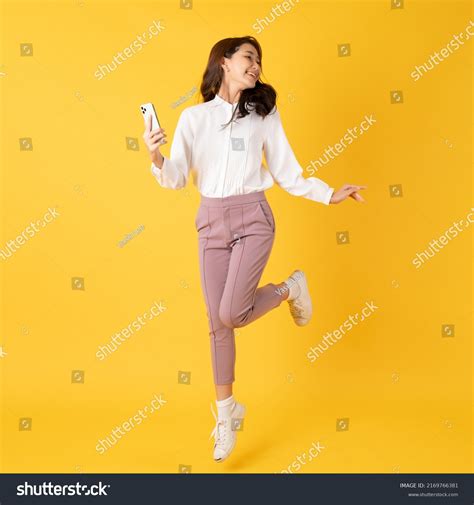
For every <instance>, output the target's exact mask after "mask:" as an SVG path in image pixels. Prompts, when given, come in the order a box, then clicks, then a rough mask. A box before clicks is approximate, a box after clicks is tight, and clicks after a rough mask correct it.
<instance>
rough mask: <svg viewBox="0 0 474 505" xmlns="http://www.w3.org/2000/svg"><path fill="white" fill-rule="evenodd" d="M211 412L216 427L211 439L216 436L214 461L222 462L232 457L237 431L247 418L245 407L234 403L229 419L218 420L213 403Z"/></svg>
mask: <svg viewBox="0 0 474 505" xmlns="http://www.w3.org/2000/svg"><path fill="white" fill-rule="evenodd" d="M211 411H212V415H213V416H214V419H215V421H216V425H215V427H214V429H213V430H212V433H211V435H210V437H209V439H210V438H211V437H212V436H214V440H215V443H214V461H217V462H219V463H220V462H221V461H224V460H225V459H226V458H228V457H229V456H230V453H231V452H232V450H233V449H234V447H235V443H236V441H237V433H236V431H238V430H240V429H241V426H242V422H243V419H244V416H245V407H244V406H243V405H242V404H240V403H239V402H234V405H233V407H232V411H231V414H230V416H229V417H223V418H221V419H218V417H217V416H216V413H215V412H214V408H213V403H212V402H211Z"/></svg>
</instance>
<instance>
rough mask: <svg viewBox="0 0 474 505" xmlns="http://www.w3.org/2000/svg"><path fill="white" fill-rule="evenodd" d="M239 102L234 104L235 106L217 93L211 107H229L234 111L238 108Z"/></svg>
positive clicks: (210, 103)
mask: <svg viewBox="0 0 474 505" xmlns="http://www.w3.org/2000/svg"><path fill="white" fill-rule="evenodd" d="M238 103H239V102H238V101H237V102H234V103H233V104H232V103H229V102H227V101H226V100H224V99H223V98H221V97H220V96H219V95H218V94H217V93H216V96H215V97H214V98H213V99H212V100H211V101H210V102H209V105H211V106H212V107H216V106H217V105H222V106H224V107H227V108H228V109H232V108H233V107H234V106H236V105H237V104H238Z"/></svg>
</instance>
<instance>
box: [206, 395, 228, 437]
mask: <svg viewBox="0 0 474 505" xmlns="http://www.w3.org/2000/svg"><path fill="white" fill-rule="evenodd" d="M211 412H212V415H213V416H214V419H215V421H216V425H215V426H214V429H213V430H212V432H211V434H210V436H209V439H208V440H210V439H211V438H212V437H214V439H215V443H216V445H224V444H225V440H226V433H227V429H226V428H227V423H228V421H229V419H218V418H217V415H216V413H215V411H214V408H213V404H212V402H211Z"/></svg>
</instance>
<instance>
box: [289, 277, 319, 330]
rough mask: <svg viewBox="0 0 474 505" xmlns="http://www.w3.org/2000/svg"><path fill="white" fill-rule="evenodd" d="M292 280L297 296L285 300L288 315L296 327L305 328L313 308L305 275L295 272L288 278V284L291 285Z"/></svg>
mask: <svg viewBox="0 0 474 505" xmlns="http://www.w3.org/2000/svg"><path fill="white" fill-rule="evenodd" d="M292 280H293V281H294V283H295V284H297V286H298V287H299V294H298V295H297V296H296V297H295V298H293V299H291V298H290V297H288V298H287V301H288V304H289V306H290V313H291V315H292V316H293V319H294V321H295V323H296V324H297V325H298V326H305V325H306V324H308V323H309V321H310V320H311V316H312V315H313V306H312V304H311V295H310V294H309V289H308V283H307V282H306V275H305V274H304V272H303V271H302V270H295V271H294V272H293V273H292V274H291V275H290V277H289V278H288V282H290V283H291V281H292ZM290 293H291V290H290Z"/></svg>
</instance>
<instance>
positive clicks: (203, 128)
mask: <svg viewBox="0 0 474 505" xmlns="http://www.w3.org/2000/svg"><path fill="white" fill-rule="evenodd" d="M261 72H262V50H261V47H260V45H259V43H258V42H257V40H256V39H255V38H254V37H251V36H246V37H237V38H226V39H223V40H220V41H219V42H217V43H216V44H215V45H214V47H213V48H212V50H211V53H210V55H209V60H208V63H207V68H206V70H205V72H204V75H203V80H202V84H201V88H200V91H201V94H202V96H203V99H204V103H200V104H197V105H192V106H189V107H187V108H186V109H184V110H183V111H182V112H181V115H180V117H179V119H178V124H177V126H176V131H175V133H174V137H173V143H172V146H171V152H170V157H169V158H166V157H164V156H163V155H162V154H161V153H160V150H159V146H160V145H162V144H165V143H166V142H167V141H166V133H165V130H164V129H163V128H160V129H155V130H153V131H152V130H151V116H150V117H149V120H148V123H147V126H146V129H145V133H144V134H143V138H144V140H145V143H146V145H147V148H148V150H149V153H150V157H151V160H152V165H151V171H152V173H153V175H154V176H155V178H156V179H157V181H158V183H159V184H160V185H161V186H162V187H165V188H171V189H181V188H183V187H185V185H186V183H187V181H188V178H189V175H190V174H192V177H193V182H194V184H195V185H196V186H197V188H198V190H199V192H200V194H201V201H200V206H199V209H198V211H197V215H196V220H195V226H196V230H197V232H198V242H199V264H200V274H201V287H202V292H203V295H204V298H205V302H206V306H207V316H208V322H209V329H210V331H209V335H210V344H211V357H212V366H213V374H214V383H215V388H216V397H217V399H216V404H217V409H218V415H217V417H216V415H215V413H214V410H212V413H213V415H214V418H215V420H216V425H215V428H214V430H213V431H212V433H211V436H212V435H214V437H215V444H214V460H215V461H223V460H224V459H226V458H227V457H228V456H229V455H230V453H231V451H232V450H233V448H234V445H235V442H236V431H238V427H239V423H240V420H241V419H243V417H244V414H245V407H244V406H243V405H242V404H240V403H238V402H236V401H235V400H234V397H233V395H232V384H233V382H234V380H235V376H234V367H235V341H234V328H238V327H240V326H244V325H247V324H249V323H250V322H252V321H254V320H255V319H257V318H259V317H261V316H262V315H263V314H265V313H267V312H268V311H269V310H271V309H274V308H275V307H278V306H279V305H280V304H281V302H282V301H283V300H287V302H288V303H289V307H290V313H291V315H292V317H293V319H294V321H295V323H296V324H297V325H299V326H303V325H305V324H307V323H308V322H309V320H310V318H311V314H312V304H311V297H310V294H309V291H308V286H307V282H306V277H305V274H304V272H302V271H301V270H295V271H294V272H293V274H292V275H290V276H289V277H288V279H286V280H285V281H284V282H281V283H280V284H277V285H275V284H267V285H266V286H262V287H259V288H257V286H258V283H259V280H260V278H261V275H262V273H263V270H264V268H265V265H266V263H267V261H268V258H269V255H270V251H271V249H272V246H273V241H274V238H275V220H274V217H273V213H272V210H271V208H270V205H269V203H268V201H267V199H266V197H265V190H266V189H268V188H270V187H271V186H272V185H273V181H274V180H275V181H276V182H277V183H278V184H279V185H280V186H281V187H282V188H283V189H285V190H286V191H287V192H288V193H290V194H292V195H295V196H302V197H304V198H308V199H310V200H313V201H316V202H321V203H324V204H326V205H328V204H330V203H339V202H342V201H343V200H345V199H346V198H348V197H349V196H350V197H352V198H354V199H355V200H356V201H364V200H363V198H362V197H361V196H360V195H359V194H358V190H360V189H364V188H365V187H366V186H355V185H349V184H345V185H344V186H342V188H341V189H339V190H338V191H334V188H330V187H329V186H328V185H327V184H326V183H325V182H323V181H321V180H320V179H317V178H315V177H309V178H304V177H303V176H302V175H301V174H302V171H303V170H302V168H301V167H300V165H299V164H298V161H297V160H296V158H295V155H294V154H293V151H292V149H291V147H290V145H289V143H288V140H287V138H286V136H285V132H284V130H283V126H282V124H281V119H280V114H279V111H278V110H277V109H276V106H275V102H276V92H275V90H274V88H273V87H272V86H270V85H269V84H264V83H262V82H261V80H260V75H261ZM262 150H263V151H264V152H265V158H266V161H267V166H268V169H265V167H264V166H263V165H262ZM211 409H212V404H211Z"/></svg>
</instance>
